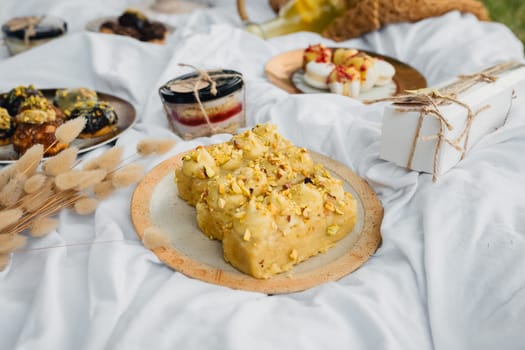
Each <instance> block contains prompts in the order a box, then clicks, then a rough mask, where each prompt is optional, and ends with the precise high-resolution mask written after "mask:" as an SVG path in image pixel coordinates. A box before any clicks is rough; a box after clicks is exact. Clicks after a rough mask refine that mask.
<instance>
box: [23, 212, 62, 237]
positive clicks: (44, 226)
mask: <svg viewBox="0 0 525 350" xmlns="http://www.w3.org/2000/svg"><path fill="white" fill-rule="evenodd" d="M58 224H59V221H58V220H57V219H54V218H48V217H45V216H40V217H37V218H36V219H34V221H33V223H32V225H31V227H30V228H29V233H30V234H31V236H32V237H42V236H45V235H47V234H48V233H50V232H51V231H54V230H55V229H56V228H57V227H58Z"/></svg>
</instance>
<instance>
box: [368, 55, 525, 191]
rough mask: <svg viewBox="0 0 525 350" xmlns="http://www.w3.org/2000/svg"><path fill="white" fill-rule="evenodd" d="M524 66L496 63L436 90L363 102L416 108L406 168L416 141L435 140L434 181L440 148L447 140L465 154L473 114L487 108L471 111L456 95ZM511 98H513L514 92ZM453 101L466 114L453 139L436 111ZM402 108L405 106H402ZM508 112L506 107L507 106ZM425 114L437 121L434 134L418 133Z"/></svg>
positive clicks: (412, 155)
mask: <svg viewBox="0 0 525 350" xmlns="http://www.w3.org/2000/svg"><path fill="white" fill-rule="evenodd" d="M523 66H524V65H523V64H522V63H519V62H515V61H510V62H504V63H500V64H497V65H495V66H493V67H490V68H488V69H485V70H483V71H482V72H479V73H476V74H471V75H460V76H458V80H456V81H454V82H453V83H451V84H448V85H446V86H444V87H442V88H439V89H428V88H426V89H419V90H407V91H405V94H402V95H398V96H393V97H387V98H382V99H376V100H369V101H366V103H375V102H382V101H391V102H393V103H394V104H395V105H397V106H399V107H400V108H399V110H400V111H401V112H403V111H411V110H413V109H417V110H418V111H419V118H418V122H417V127H416V132H415V135H414V139H413V141H412V146H411V149H410V153H409V157H408V161H407V165H406V167H407V168H408V169H411V168H412V161H413V159H414V154H415V152H416V148H417V143H418V141H430V140H437V141H436V148H435V151H434V160H433V171H432V181H434V182H435V181H436V180H437V174H438V173H439V171H438V166H439V154H440V152H441V147H442V145H443V143H448V144H449V145H450V146H452V147H453V148H454V149H456V150H458V151H459V152H461V159H463V157H464V156H465V152H466V151H467V147H468V142H469V135H470V128H471V126H472V123H473V121H474V119H475V118H476V116H477V115H479V114H480V113H481V112H482V111H484V110H486V109H487V108H490V105H484V106H482V107H481V108H479V109H478V110H476V111H473V110H472V108H471V106H469V105H468V104H466V103H464V102H463V101H461V99H460V98H459V97H458V96H459V94H461V93H462V92H465V91H467V90H468V89H470V88H471V87H473V86H474V85H476V84H479V83H481V82H484V83H489V84H491V83H494V82H496V81H497V80H498V76H497V75H498V74H501V73H503V72H507V71H510V70H513V69H517V68H520V67H523ZM512 97H513V98H514V97H515V95H514V92H513V95H512ZM450 104H456V105H458V106H460V107H462V108H464V109H465V110H466V112H467V117H466V121H465V125H464V127H463V130H462V131H461V132H460V133H459V135H458V136H457V137H455V138H454V139H450V138H448V137H447V136H446V135H445V132H446V131H447V130H448V131H452V130H454V126H453V124H452V123H451V122H450V121H449V120H448V119H447V118H446V117H445V116H444V115H443V113H442V112H441V111H440V106H445V105H450ZM403 106H404V107H406V109H404V108H403ZM509 112H510V109H509ZM425 116H432V117H434V118H436V119H438V120H439V122H440V124H439V131H438V133H437V134H436V135H429V136H420V133H421V128H422V125H423V118H424V117H425Z"/></svg>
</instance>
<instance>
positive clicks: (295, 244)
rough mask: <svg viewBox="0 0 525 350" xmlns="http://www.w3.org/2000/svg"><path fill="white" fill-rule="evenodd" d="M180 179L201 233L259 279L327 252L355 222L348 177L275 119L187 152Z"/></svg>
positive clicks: (239, 268) (183, 196)
mask: <svg viewBox="0 0 525 350" xmlns="http://www.w3.org/2000/svg"><path fill="white" fill-rule="evenodd" d="M175 178H176V182H177V187H178V190H179V196H180V197H181V198H182V199H184V200H186V201H188V203H190V204H192V205H195V206H196V209H197V223H198V225H199V227H200V229H201V230H202V231H203V233H204V234H206V235H207V236H208V237H210V238H212V239H218V240H221V241H222V247H223V253H224V259H225V260H226V261H228V262H229V263H231V264H232V265H233V266H234V267H235V268H237V269H238V270H240V271H242V272H244V273H246V274H249V275H251V276H253V277H255V278H261V279H267V278H270V277H272V276H274V275H276V274H279V273H282V272H285V271H289V270H290V269H291V268H292V267H293V266H295V265H296V264H298V263H300V262H302V261H304V260H306V259H308V258H310V257H312V256H314V255H317V254H319V253H323V252H326V251H327V250H328V249H329V248H331V247H333V246H334V245H335V244H336V242H337V241H339V240H340V239H342V238H344V237H345V236H347V235H348V234H349V233H350V232H351V231H352V229H353V227H354V225H355V223H356V222H357V202H356V200H355V199H354V198H353V197H352V195H351V194H350V193H348V192H346V191H345V190H344V188H343V183H342V181H341V180H339V179H336V178H334V177H333V176H332V175H331V174H330V172H329V171H328V170H327V169H325V168H324V167H323V166H322V165H321V164H316V163H314V162H313V160H312V158H311V157H310V155H309V153H308V151H307V150H305V149H304V148H299V147H296V146H294V145H292V144H291V143H290V141H288V140H286V139H285V138H283V137H282V136H281V135H280V134H279V133H278V132H277V130H276V127H275V126H273V125H269V124H261V125H257V126H256V127H254V128H253V129H251V130H248V131H245V132H243V133H241V134H239V135H235V136H234V137H233V138H232V139H231V140H230V141H228V142H225V143H222V144H218V145H213V146H210V147H207V148H205V147H198V148H197V149H195V150H193V151H191V152H189V153H188V154H186V155H185V156H184V158H183V160H182V166H181V167H180V168H178V169H177V170H176V171H175Z"/></svg>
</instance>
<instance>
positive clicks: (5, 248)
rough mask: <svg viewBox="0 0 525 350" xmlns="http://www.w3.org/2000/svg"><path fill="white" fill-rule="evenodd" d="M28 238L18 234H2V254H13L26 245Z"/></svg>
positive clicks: (0, 249) (0, 252)
mask: <svg viewBox="0 0 525 350" xmlns="http://www.w3.org/2000/svg"><path fill="white" fill-rule="evenodd" d="M26 241H27V238H26V237H25V236H21V235H17V234H0V254H5V253H10V252H13V251H15V250H17V249H19V248H21V247H23V246H25V245H26Z"/></svg>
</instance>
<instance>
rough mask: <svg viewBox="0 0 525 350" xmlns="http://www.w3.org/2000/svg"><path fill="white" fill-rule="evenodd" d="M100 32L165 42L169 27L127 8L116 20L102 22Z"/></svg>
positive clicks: (151, 41)
mask: <svg viewBox="0 0 525 350" xmlns="http://www.w3.org/2000/svg"><path fill="white" fill-rule="evenodd" d="M100 32H102V33H108V34H117V35H124V36H129V37H132V38H135V39H137V40H140V41H146V42H150V43H155V44H164V43H165V41H166V36H167V33H168V29H167V28H166V26H165V25H164V24H162V23H160V22H156V21H151V20H150V19H149V18H148V17H146V15H144V14H143V13H142V12H140V11H137V10H134V9H127V10H126V11H124V13H122V14H121V15H120V16H119V17H118V18H117V20H116V21H106V22H104V23H102V25H101V26H100Z"/></svg>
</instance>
